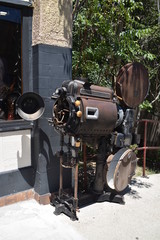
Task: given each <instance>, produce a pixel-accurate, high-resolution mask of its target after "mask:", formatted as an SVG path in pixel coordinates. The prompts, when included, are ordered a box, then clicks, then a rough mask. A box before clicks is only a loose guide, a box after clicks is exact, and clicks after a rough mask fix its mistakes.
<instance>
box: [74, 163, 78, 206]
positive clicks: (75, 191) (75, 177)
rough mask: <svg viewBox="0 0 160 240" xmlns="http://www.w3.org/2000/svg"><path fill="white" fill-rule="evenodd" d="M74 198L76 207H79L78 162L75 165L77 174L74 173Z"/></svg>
mask: <svg viewBox="0 0 160 240" xmlns="http://www.w3.org/2000/svg"><path fill="white" fill-rule="evenodd" d="M74 181H75V185H74V199H75V201H76V209H77V208H78V163H76V166H75V175H74Z"/></svg>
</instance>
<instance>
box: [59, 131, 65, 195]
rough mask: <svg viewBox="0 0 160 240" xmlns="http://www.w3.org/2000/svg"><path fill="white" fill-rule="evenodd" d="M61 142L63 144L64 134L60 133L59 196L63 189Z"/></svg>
mask: <svg viewBox="0 0 160 240" xmlns="http://www.w3.org/2000/svg"><path fill="white" fill-rule="evenodd" d="M63 144H64V136H63V135H62V134H61V139H60V145H61V151H60V163H59V164H60V166H59V197H60V196H61V194H62V190H63V166H62V163H63Z"/></svg>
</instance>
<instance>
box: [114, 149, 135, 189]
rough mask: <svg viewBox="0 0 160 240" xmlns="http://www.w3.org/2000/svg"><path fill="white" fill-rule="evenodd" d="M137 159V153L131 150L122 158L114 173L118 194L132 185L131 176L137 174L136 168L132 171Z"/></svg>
mask: <svg viewBox="0 0 160 240" xmlns="http://www.w3.org/2000/svg"><path fill="white" fill-rule="evenodd" d="M136 159H137V158H136V155H135V153H134V152H133V151H132V150H130V149H129V150H127V151H125V152H124V154H123V156H121V159H120V161H119V162H118V164H117V166H116V169H115V173H114V187H115V190H116V191H117V192H121V191H123V190H124V189H125V188H126V187H127V186H128V184H129V183H130V180H131V176H133V175H134V173H135V168H134V169H132V161H133V162H134V163H136ZM134 166H135V167H136V165H134Z"/></svg>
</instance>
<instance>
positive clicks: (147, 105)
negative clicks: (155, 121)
mask: <svg viewBox="0 0 160 240" xmlns="http://www.w3.org/2000/svg"><path fill="white" fill-rule="evenodd" d="M139 107H140V109H141V110H147V111H148V112H151V110H152V108H153V107H152V105H151V103H150V102H149V101H148V100H145V101H144V102H143V103H142V104H141V105H140V106H139Z"/></svg>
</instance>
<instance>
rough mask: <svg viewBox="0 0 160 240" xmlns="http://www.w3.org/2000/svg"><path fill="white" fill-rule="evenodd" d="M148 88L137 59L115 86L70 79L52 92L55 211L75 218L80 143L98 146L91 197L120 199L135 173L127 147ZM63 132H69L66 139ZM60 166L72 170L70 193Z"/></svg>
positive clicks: (134, 141) (134, 137)
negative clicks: (56, 136) (56, 149)
mask: <svg viewBox="0 0 160 240" xmlns="http://www.w3.org/2000/svg"><path fill="white" fill-rule="evenodd" d="M148 88H149V79H148V73H147V70H146V69H145V67H144V66H143V65H142V64H140V63H129V64H127V65H125V66H124V67H123V68H122V69H121V70H120V72H119V74H118V76H117V78H116V87H115V91H113V90H112V89H109V88H107V87H100V86H96V85H92V84H89V83H87V82H84V81H81V80H74V81H67V82H63V84H62V86H61V87H60V88H58V89H56V91H55V92H54V93H53V95H52V99H54V100H55V103H54V104H53V117H52V119H51V120H50V123H51V124H53V126H54V128H55V129H56V130H58V132H59V133H60V135H61V141H60V146H61V149H60V152H59V157H60V183H59V193H58V194H57V195H56V197H55V198H54V199H52V204H53V205H54V206H55V214H60V213H62V212H63V213H65V214H67V215H68V216H70V217H71V219H72V220H76V219H77V215H76V210H77V209H78V162H79V159H78V151H79V147H80V142H85V143H89V144H91V145H92V146H98V154H97V160H96V173H95V179H94V182H93V186H92V189H90V192H91V193H92V196H93V199H94V200H96V201H114V202H119V203H123V202H124V201H123V196H122V195H121V193H122V191H123V190H125V189H126V187H127V186H128V184H129V183H130V180H131V178H132V176H133V175H134V174H135V168H136V163H137V157H136V154H135V153H134V151H132V150H131V149H130V148H129V146H130V145H132V144H138V139H139V136H138V135H136V134H135V126H134V122H135V108H136V107H137V106H138V105H139V104H140V103H142V101H143V100H144V99H145V97H146V95H147V93H148ZM22 97H23V96H22ZM19 102H22V101H21V100H19ZM18 104H19V103H18ZM43 108H44V105H43V104H40V106H39V107H38V109H36V111H35V112H37V111H40V115H42V112H43V111H42V109H43ZM18 109H19V113H20V114H21V116H22V117H23V118H24V116H26V115H27V118H26V119H27V120H33V118H32V116H31V119H29V118H30V117H29V115H28V114H29V113H28V112H26V110H24V111H23V107H22V105H21V104H19V105H18ZM23 113H24V114H23ZM32 114H33V113H32ZM32 114H31V115H32ZM38 115H39V114H38ZM37 118H38V116H37ZM64 136H68V142H67V143H66V142H65V141H64ZM64 146H65V147H67V153H65V152H64ZM64 167H65V168H69V167H70V168H74V169H75V172H74V194H73V196H72V195H68V194H66V193H64V191H63V168H64Z"/></svg>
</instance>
